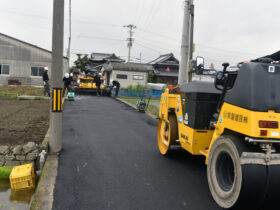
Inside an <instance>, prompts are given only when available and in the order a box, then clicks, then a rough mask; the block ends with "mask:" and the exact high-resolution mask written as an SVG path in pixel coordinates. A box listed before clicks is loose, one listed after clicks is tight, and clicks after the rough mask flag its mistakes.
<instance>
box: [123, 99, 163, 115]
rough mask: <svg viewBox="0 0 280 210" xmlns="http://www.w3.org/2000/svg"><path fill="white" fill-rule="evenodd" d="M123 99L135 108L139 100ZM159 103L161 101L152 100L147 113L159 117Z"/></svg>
mask: <svg viewBox="0 0 280 210" xmlns="http://www.w3.org/2000/svg"><path fill="white" fill-rule="evenodd" d="M121 99H122V100H124V101H126V102H128V103H130V104H132V105H134V106H136V102H137V101H138V100H139V98H121ZM159 101H160V100H159V99H151V100H150V103H149V106H148V108H147V111H146V112H148V113H150V114H153V115H155V116H158V112H159ZM146 102H148V100H146Z"/></svg>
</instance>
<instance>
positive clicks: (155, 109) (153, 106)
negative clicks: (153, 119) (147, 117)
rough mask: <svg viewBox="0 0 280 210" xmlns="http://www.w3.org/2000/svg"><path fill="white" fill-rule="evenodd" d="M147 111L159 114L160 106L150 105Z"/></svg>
mask: <svg viewBox="0 0 280 210" xmlns="http://www.w3.org/2000/svg"><path fill="white" fill-rule="evenodd" d="M146 112H148V113H150V114H153V115H155V116H158V112H159V108H158V107H157V106H155V105H149V106H148V108H147V111H146Z"/></svg>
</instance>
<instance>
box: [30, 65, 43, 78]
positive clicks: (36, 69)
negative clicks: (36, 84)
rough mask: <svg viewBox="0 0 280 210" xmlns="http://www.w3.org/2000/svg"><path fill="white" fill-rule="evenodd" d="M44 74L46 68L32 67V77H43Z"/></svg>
mask: <svg viewBox="0 0 280 210" xmlns="http://www.w3.org/2000/svg"><path fill="white" fill-rule="evenodd" d="M43 73H44V67H38V66H32V67H31V76H35V77H41V76H42V75H43Z"/></svg>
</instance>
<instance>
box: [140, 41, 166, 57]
mask: <svg viewBox="0 0 280 210" xmlns="http://www.w3.org/2000/svg"><path fill="white" fill-rule="evenodd" d="M135 44H136V45H139V46H141V47H144V48H146V49H149V50H152V51H154V52H157V53H158V54H161V52H160V51H158V50H156V49H154V48H151V47H148V46H146V45H143V44H140V43H138V42H135Z"/></svg>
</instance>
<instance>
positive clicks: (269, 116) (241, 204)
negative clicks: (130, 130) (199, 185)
mask: <svg viewBox="0 0 280 210" xmlns="http://www.w3.org/2000/svg"><path fill="white" fill-rule="evenodd" d="M228 66H229V64H228V63H224V64H223V71H220V72H217V74H216V78H215V81H212V82H211V81H192V82H189V83H187V84H184V85H181V86H180V87H179V88H175V89H174V90H169V89H168V88H167V89H166V90H165V92H164V93H163V94H162V96H161V101H160V110H159V123H158V148H159V151H160V153H161V154H162V155H168V154H169V153H170V152H172V148H173V147H175V146H176V145H179V146H180V147H182V148H183V149H185V150H187V151H188V152H189V153H191V154H192V155H203V156H205V163H206V164H207V179H208V185H209V188H210V192H211V194H212V196H213V198H214V200H215V201H216V203H217V204H218V205H219V206H221V207H222V208H225V209H230V208H238V209H239V208H244V209H251V208H254V207H260V206H265V207H266V205H272V206H273V205H274V203H276V204H277V201H278V200H279V198H280V197H279V196H280V195H279V194H278V192H279V191H280V190H279V189H280V188H279V187H280V165H279V164H280V148H279V144H280V128H279V124H280V65H278V64H275V63H273V62H272V60H270V59H260V62H258V63H257V62H251V63H244V64H239V65H238V69H237V71H228ZM200 72H201V65H200ZM278 205H279V204H278ZM278 205H277V206H275V209H279V208H280V207H279V206H278ZM264 209H266V208H264Z"/></svg>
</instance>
